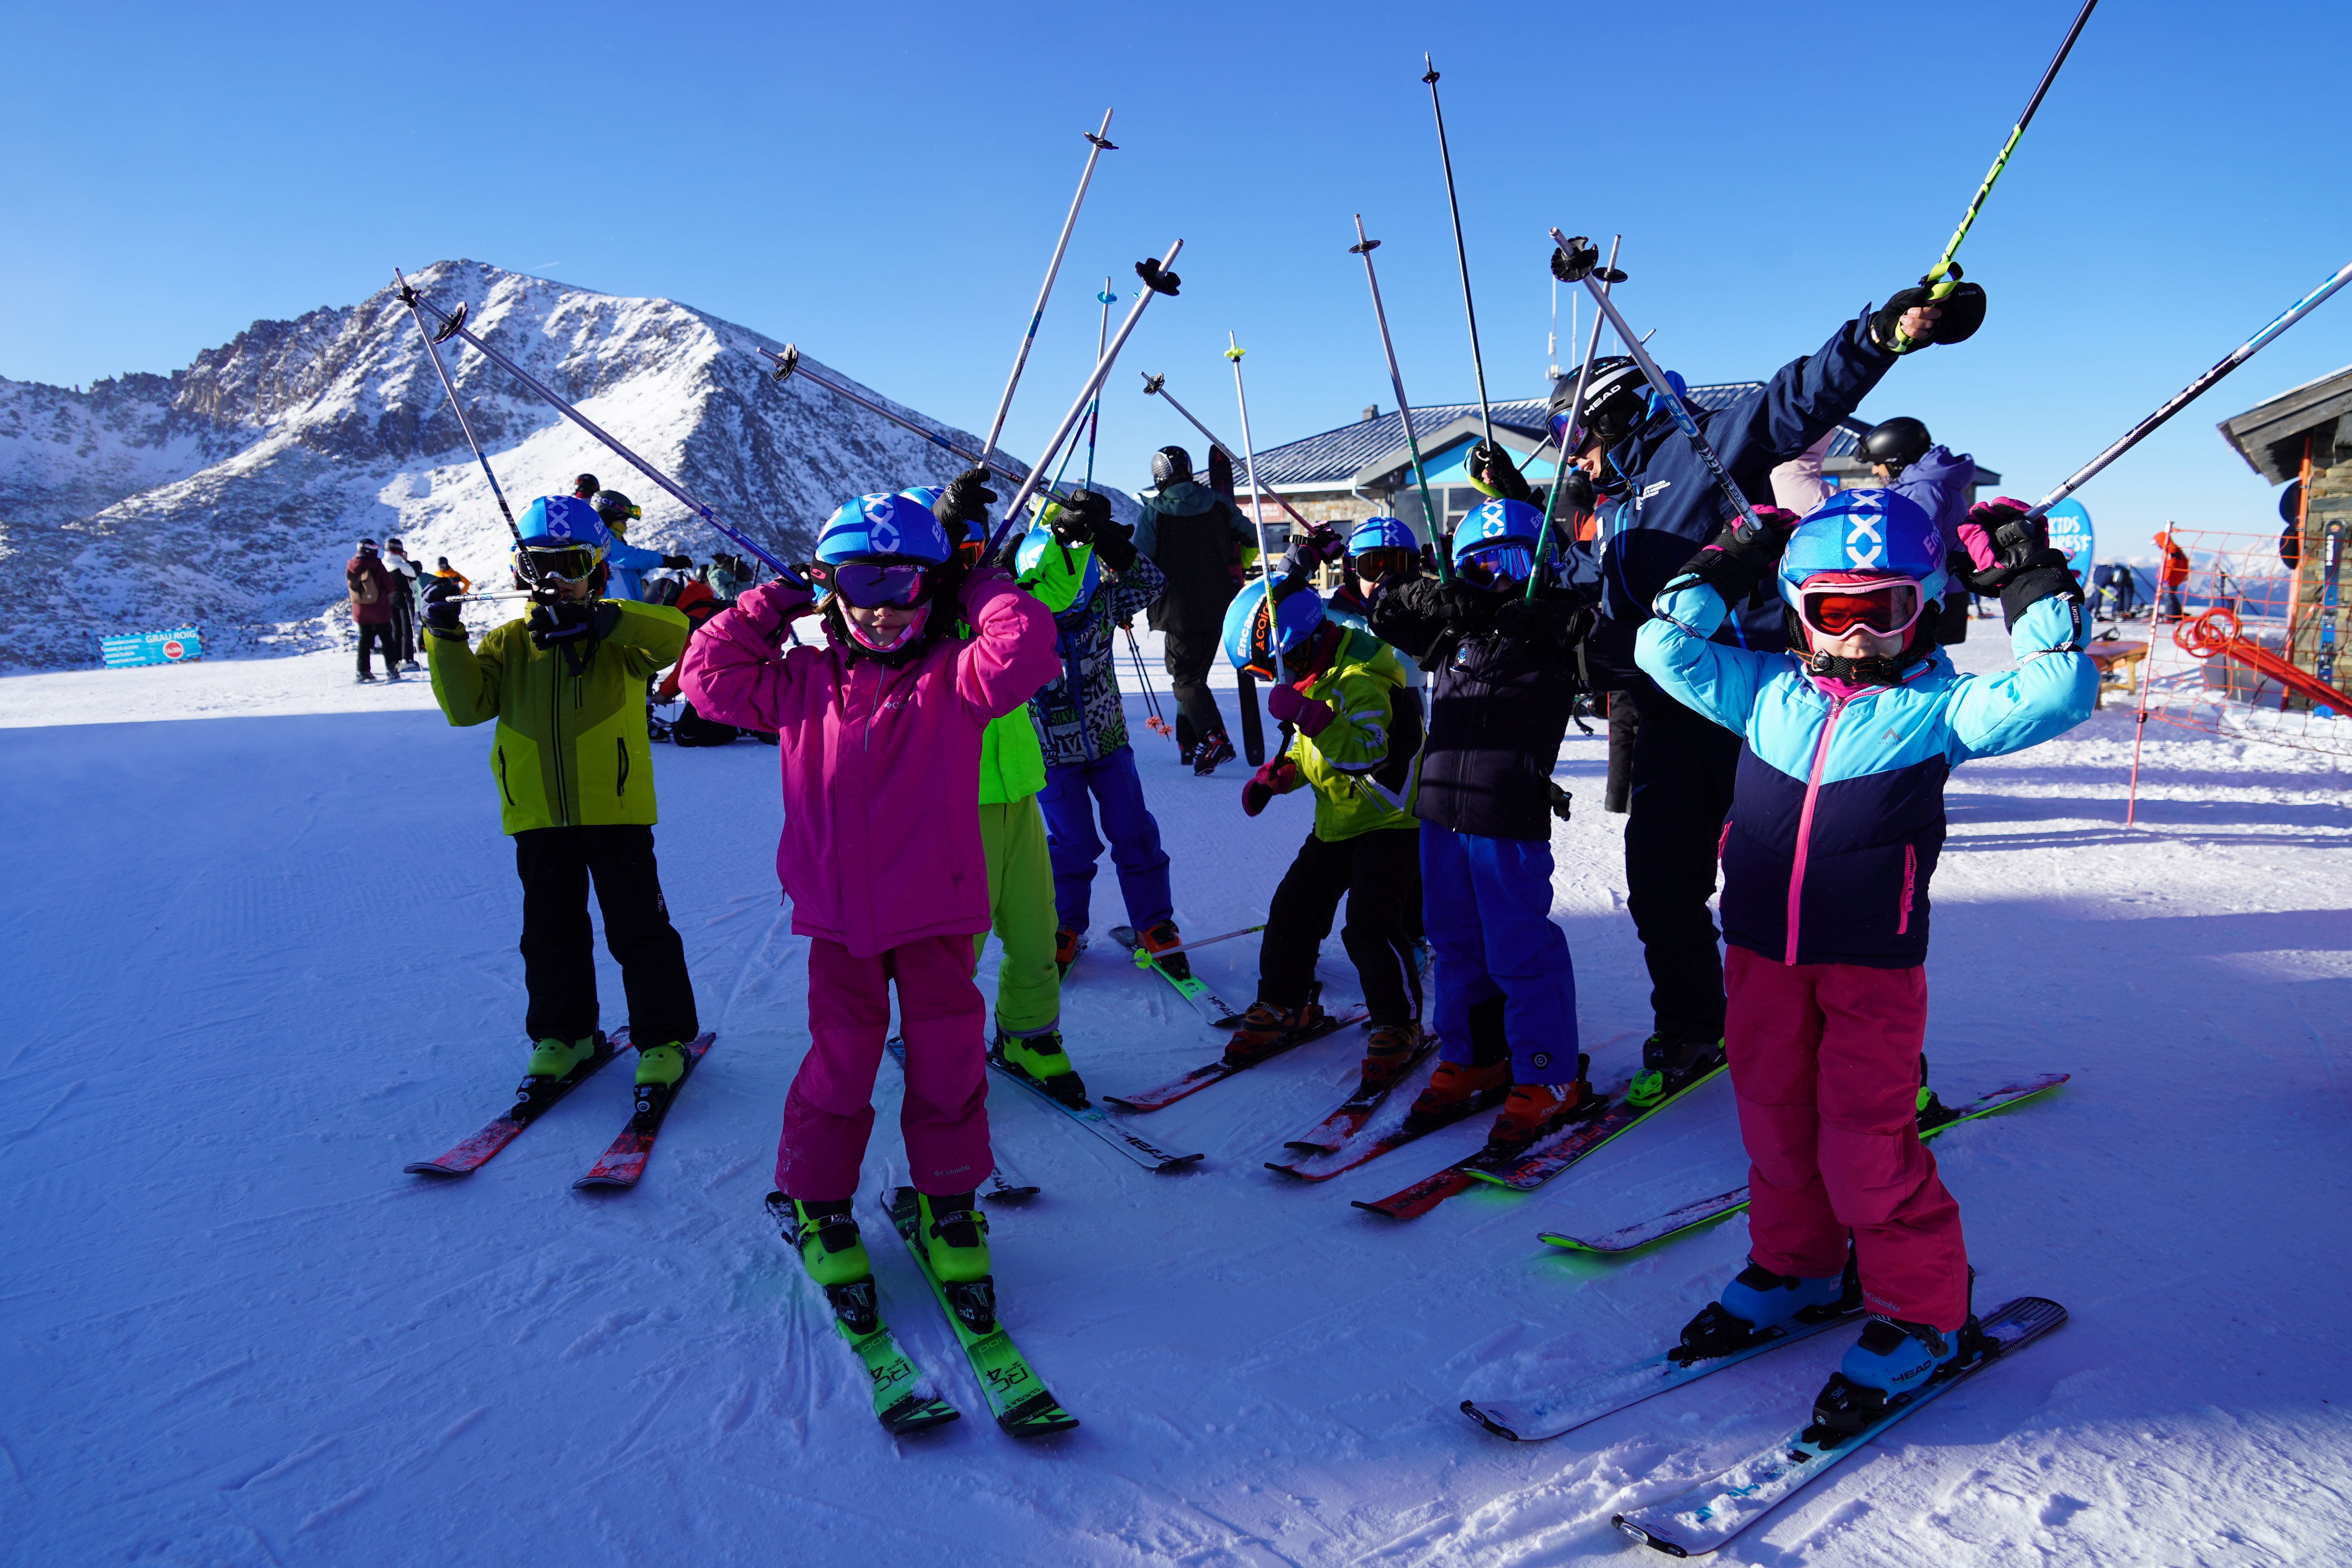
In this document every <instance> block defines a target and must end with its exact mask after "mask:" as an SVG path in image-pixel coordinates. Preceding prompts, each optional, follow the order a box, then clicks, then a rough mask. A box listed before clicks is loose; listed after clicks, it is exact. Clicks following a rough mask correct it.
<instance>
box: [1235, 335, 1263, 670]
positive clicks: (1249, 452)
mask: <svg viewBox="0 0 2352 1568" xmlns="http://www.w3.org/2000/svg"><path fill="white" fill-rule="evenodd" d="M1248 352H1249V351H1248V350H1246V349H1244V348H1243V347H1242V345H1241V344H1240V342H1237V341H1236V340H1235V339H1234V334H1233V333H1232V332H1231V331H1227V332H1226V333H1225V357H1226V358H1227V359H1229V360H1231V361H1233V362H1234V403H1235V404H1237V405H1239V406H1240V408H1241V413H1242V463H1243V465H1244V469H1245V471H1246V472H1247V473H1248V475H1249V490H1250V520H1251V521H1253V522H1255V523H1256V524H1257V577H1258V581H1259V582H1261V583H1263V584H1265V646H1266V647H1268V648H1269V649H1270V648H1272V647H1274V555H1273V553H1272V552H1270V551H1268V550H1267V549H1266V547H1265V502H1264V501H1262V500H1259V499H1258V488H1257V453H1256V452H1255V450H1254V449H1252V447H1251V446H1250V427H1249V398H1248V396H1247V395H1245V394H1244V392H1243V391H1242V355H1243V354H1244V353H1248Z"/></svg>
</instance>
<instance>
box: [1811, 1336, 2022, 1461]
mask: <svg viewBox="0 0 2352 1568" xmlns="http://www.w3.org/2000/svg"><path fill="white" fill-rule="evenodd" d="M1978 1342H1979V1341H1978V1337H1977V1321H1976V1319H1975V1317H1974V1316H1973V1315H1971V1316H1970V1317H1969V1321H1968V1322H1967V1323H1965V1324H1964V1325H1962V1326H1961V1327H1960V1328H1959V1329H1958V1331H1954V1332H1951V1333H1945V1332H1943V1331H1940V1330H1937V1329H1931V1328H1929V1327H1928V1326H1927V1324H1925V1323H1906V1322H1903V1321H1899V1320H1897V1319H1895V1318H1882V1317H1876V1316H1874V1317H1873V1318H1872V1319H1871V1320H1870V1321H1869V1322H1867V1323H1865V1324H1864V1325H1863V1329H1862V1338H1861V1339H1859V1340H1857V1341H1855V1342H1854V1346H1853V1349H1852V1350H1850V1351H1848V1352H1845V1360H1844V1361H1843V1362H1841V1363H1839V1364H1838V1369H1837V1371H1835V1372H1833V1373H1830V1380H1829V1382H1828V1383H1827V1384H1823V1385H1822V1392H1821V1394H1819V1395H1818V1396H1817V1397H1816V1398H1815V1399H1814V1400H1813V1424H1812V1425H1811V1426H1808V1427H1806V1428H1805V1441H1806V1442H1808V1443H1815V1444H1819V1445H1820V1446H1821V1447H1825V1448H1833V1447H1836V1446H1837V1445H1838V1444H1840V1443H1843V1442H1844V1441H1845V1440H1846V1439H1847V1438H1849V1437H1852V1436H1855V1435H1857V1434H1858V1433H1861V1432H1863V1431H1864V1430H1865V1429H1867V1428H1868V1427H1869V1426H1872V1425H1873V1424H1874V1423H1875V1422H1877V1421H1878V1420H1880V1419H1881V1418H1882V1417H1884V1416H1885V1415H1887V1414H1888V1413H1889V1412H1890V1411H1894V1410H1896V1409H1899V1408H1901V1407H1902V1406H1903V1405H1908V1404H1910V1403H1911V1401H1912V1399H1913V1397H1914V1396H1915V1395H1916V1394H1918V1392H1919V1391H1920V1390H1921V1389H1923V1388H1925V1387H1927V1385H1928V1384H1931V1383H1933V1382H1935V1381H1936V1379H1937V1377H1938V1376H1939V1375H1940V1374H1941V1373H1943V1372H1944V1371H1945V1369H1946V1368H1948V1367H1958V1366H1962V1365H1965V1364H1967V1363H1968V1362H1969V1361H1971V1360H1973V1359H1974V1358H1975V1355H1976V1353H1977V1352H1976V1351H1975V1350H1974V1349H1973V1348H1972V1347H1973V1346H1974V1345H1976V1344H1977V1343H1978Z"/></svg>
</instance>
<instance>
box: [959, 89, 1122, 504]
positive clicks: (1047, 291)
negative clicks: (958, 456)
mask: <svg viewBox="0 0 2352 1568" xmlns="http://www.w3.org/2000/svg"><path fill="white" fill-rule="evenodd" d="M1110 117H1111V111H1110V110H1108V109H1106V110H1103V117H1102V129H1100V130H1099V131H1087V132H1079V134H1081V135H1083V136H1084V137H1086V139H1087V166H1086V168H1085V169H1084V170H1083V171H1082V172H1081V173H1080V174H1079V175H1078V190H1077V194H1076V195H1074V196H1072V197H1071V198H1070V211H1069V215H1068V216H1066V217H1064V218H1063V219H1062V234H1061V237H1060V238H1058V239H1056V240H1055V241H1054V259H1053V260H1051V261H1049V262H1047V263H1046V264H1045V282H1043V283H1041V284H1039V285H1038V286H1037V303H1036V306H1035V308H1034V309H1033V310H1031V311H1030V312H1029V330H1028V331H1026V332H1024V333H1023V334H1022V338H1021V346H1020V348H1018V349H1016V350H1015V351H1013V373H1012V374H1010V375H1007V376H1006V377H1005V378H1004V392H1003V395H1002V396H1000V397H998V398H997V400H996V417H995V418H993V419H991V420H990V421H989V422H988V437H987V439H985V440H983V441H982V442H981V444H980V463H979V465H978V466H979V467H981V468H986V467H987V466H988V459H989V458H992V457H994V456H995V455H996V438H997V437H999V436H1002V435H1003V434H1004V416H1006V415H1007V414H1009V413H1010V412H1012V409H1013V388H1014V387H1016V386H1019V385H1020V384H1021V372H1022V369H1023V367H1024V366H1025V365H1027V364H1028V363H1029V350H1030V348H1031V346H1032V345H1034V343H1035V342H1037V323H1038V322H1039V321H1044V320H1045V301H1046V300H1047V299H1048V298H1050V297H1051V296H1052V294H1053V292H1054V279H1055V277H1057V276H1058V275H1059V274H1060V272H1061V270H1062V257H1063V254H1064V253H1065V252H1066V251H1067V250H1068V249H1069V248H1070V231H1071V230H1072V229H1074V228H1076V227H1077V226H1078V208H1080V207H1081V206H1084V205H1086V200H1087V186H1088V185H1090V184H1093V183H1094V177H1095V163H1096V162H1097V160H1099V159H1100V158H1101V157H1102V155H1103V154H1104V153H1116V152H1118V143H1116V142H1110V141H1108V140H1107V138H1108V136H1109V135H1110ZM1097 357H1099V356H1097Z"/></svg>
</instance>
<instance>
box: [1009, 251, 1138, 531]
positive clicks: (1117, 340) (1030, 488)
mask: <svg viewBox="0 0 2352 1568" xmlns="http://www.w3.org/2000/svg"><path fill="white" fill-rule="evenodd" d="M1183 248H1184V241H1183V240H1182V239H1181V238H1179V239H1178V240H1177V241H1176V242H1175V243H1174V244H1172V245H1171V246H1170V247H1168V254H1167V255H1166V256H1163V257H1161V258H1159V259H1157V260H1154V259H1152V258H1150V257H1148V256H1147V257H1145V258H1143V259H1142V260H1141V261H1139V262H1137V263H1136V264H1135V275H1136V276H1137V277H1138V278H1140V279H1143V288H1142V289H1140V290H1139V291H1138V293H1137V294H1136V296H1135V307H1134V309H1132V310H1129V311H1128V313H1127V320H1125V321H1121V322H1120V323H1119V324H1118V332H1117V333H1116V334H1115V335H1114V336H1113V337H1112V338H1111V341H1110V346H1109V347H1108V348H1107V349H1105V350H1104V351H1103V353H1102V355H1101V357H1099V358H1098V359H1097V360H1096V361H1095V368H1094V369H1093V371H1092V372H1090V373H1089V374H1087V384H1086V385H1084V386H1082V387H1080V388H1079V389H1078V395H1077V399H1076V402H1074V403H1072V404H1071V405H1070V411H1069V412H1068V413H1066V414H1065V415H1063V416H1062V422H1061V423H1060V424H1059V425H1056V426H1054V438H1053V439H1052V440H1050V441H1048V442H1046V443H1045V453H1046V457H1047V458H1050V457H1052V455H1053V454H1054V453H1055V452H1058V451H1060V450H1061V449H1062V443H1063V442H1064V441H1066V440H1068V439H1069V438H1070V436H1071V433H1072V432H1073V431H1075V430H1076V428H1077V426H1078V419H1079V417H1080V416H1082V415H1084V414H1085V413H1086V409H1087V400H1088V399H1090V398H1092V397H1093V396H1094V395H1095V394H1096V392H1097V391H1098V390H1100V389H1101V386H1102V384H1103V381H1104V378H1106V377H1107V376H1108V375H1109V374H1110V367H1111V366H1112V365H1113V364H1116V363H1118V351H1119V350H1121V349H1123V348H1125V347H1126V346H1127V340H1128V337H1129V334H1130V333H1132V332H1133V331H1135V324H1136V323H1137V322H1138V321H1141V320H1143V312H1144V310H1145V309H1146V307H1148V306H1149V305H1150V303H1151V301H1152V300H1153V299H1154V298H1155V297H1156V296H1158V295H1161V294H1171V295H1172V294H1174V293H1175V292H1176V289H1177V286H1178V285H1179V284H1180V283H1181V282H1182V281H1183V279H1180V278H1179V277H1177V276H1176V274H1175V273H1173V272H1171V271H1169V270H1168V268H1170V266H1171V265H1172V264H1173V263H1174V262H1175V260H1176V258H1177V255H1178V254H1179V253H1180V252H1181V251H1182V250H1183ZM1044 471H1045V460H1044V459H1040V460H1039V463H1038V466H1037V467H1036V468H1032V469H1030V470H1029V477H1028V478H1027V479H1023V480H1022V481H1021V485H1020V488H1019V489H1016V490H1014V491H1013V502H1012V504H1011V505H1010V506H1008V507H1006V508H1005V509H1004V521H1003V522H1000V523H998V524H997V525H996V531H995V532H994V533H993V534H991V535H990V536H989V541H988V548H987V549H986V550H984V551H982V552H981V559H982V561H986V560H989V559H991V558H992V557H993V556H994V555H995V553H996V551H997V547H998V546H999V545H1001V544H1003V542H1004V536H1005V535H1006V534H1007V533H1009V532H1011V531H1012V530H1013V519H1015V518H1017V517H1019V516H1020V515H1021V509H1022V508H1023V507H1024V506H1026V505H1027V504H1028V503H1029V498H1030V497H1031V496H1032V495H1034V494H1035V493H1036V489H1037V483H1038V477H1039V475H1041V474H1042V473H1044Z"/></svg>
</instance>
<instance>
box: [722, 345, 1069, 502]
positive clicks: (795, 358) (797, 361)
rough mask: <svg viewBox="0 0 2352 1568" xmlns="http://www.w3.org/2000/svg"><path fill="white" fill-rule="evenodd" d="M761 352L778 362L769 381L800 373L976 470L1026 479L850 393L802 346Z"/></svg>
mask: <svg viewBox="0 0 2352 1568" xmlns="http://www.w3.org/2000/svg"><path fill="white" fill-rule="evenodd" d="M759 352H760V353H761V354H763V355H765V356H766V357H767V358H769V359H772V360H773V361H775V362H776V368H775V369H774V370H772V371H770V372H769V373H768V379H769V380H771V381H789V380H790V379H791V378H792V377H793V376H794V375H796V374H797V375H799V376H800V377H801V378H802V379H803V380H804V381H813V382H814V383H816V384H818V385H819V386H822V387H823V388H824V389H825V390H826V391H827V392H830V393H832V394H833V395H835V397H838V398H840V399H842V400H843V401H845V402H847V403H854V404H856V405H857V406H858V407H860V408H863V409H865V410H866V412H867V413H868V414H874V415H878V416H881V417H882V418H884V419H887V420H888V421H889V422H890V423H891V424H893V425H896V426H898V427H899V428H900V429H902V430H910V431H912V432H914V433H915V434H916V435H918V436H920V437H922V438H923V439H924V440H926V441H929V443H930V444H931V445H932V446H934V447H939V448H940V450H941V451H944V452H949V453H951V454H953V455H954V456H956V457H958V458H961V459H962V460H963V461H964V462H965V463H967V464H968V465H970V466H971V467H972V468H987V469H988V470H989V471H990V472H991V473H993V474H996V475H999V476H1000V477H1002V478H1003V479H1009V480H1011V481H1012V482H1013V483H1014V484H1016V485H1017V484H1019V483H1020V482H1021V479H1022V476H1021V475H1020V474H1019V473H1018V472H1016V471H1014V470H1013V469H1012V468H1007V467H1006V466H1005V465H1004V464H1003V463H1000V462H997V461H996V460H995V459H994V458H988V459H986V460H984V461H983V460H982V458H981V455H980V454H979V453H977V452H974V451H972V450H971V448H969V447H959V446H957V445H956V444H955V443H954V442H953V441H950V440H949V439H948V438H947V437H944V436H942V435H940V434H939V433H938V432H937V431H935V430H927V429H925V428H924V427H923V426H920V425H918V424H916V423H915V422H914V421H913V420H911V419H909V418H908V417H907V416H905V415H903V414H898V413H894V412H893V411H891V410H890V409H888V408H886V407H884V406H883V405H881V404H879V403H877V402H875V401H874V400H873V399H872V398H870V397H865V396H861V395H858V394H857V393H855V392H852V391H850V390H849V388H847V387H845V386H844V385H842V384H840V383H839V382H837V381H830V380H827V379H826V378H825V377H824V376H822V375H820V374H817V373H816V372H815V371H813V370H811V369H809V368H808V366H807V365H806V364H804V363H802V361H801V351H800V347H799V345H798V344H795V343H786V344H785V345H784V352H783V353H777V352H776V351H775V350H773V349H764V348H763V349H761V350H760V351H759Z"/></svg>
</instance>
